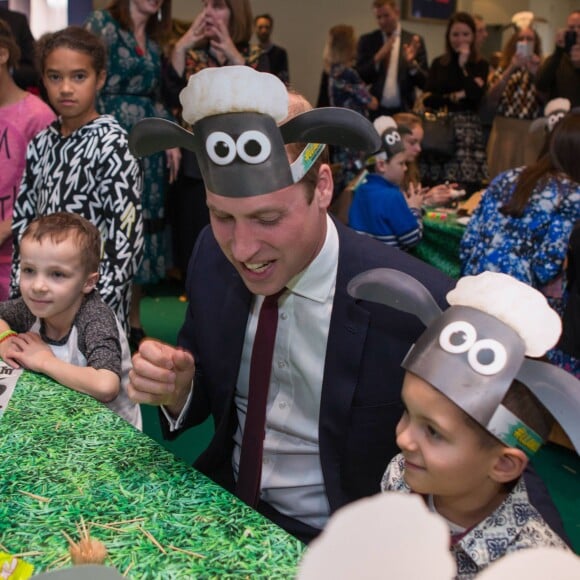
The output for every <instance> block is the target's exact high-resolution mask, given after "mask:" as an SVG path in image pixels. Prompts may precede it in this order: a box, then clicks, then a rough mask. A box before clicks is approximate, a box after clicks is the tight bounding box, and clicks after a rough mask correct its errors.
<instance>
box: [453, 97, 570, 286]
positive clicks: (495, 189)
mask: <svg viewBox="0 0 580 580" xmlns="http://www.w3.org/2000/svg"><path fill="white" fill-rule="evenodd" d="M579 148H580V111H578V110H577V109H576V110H574V111H572V112H570V113H568V114H567V115H566V116H565V117H564V118H563V119H562V120H561V121H560V122H559V123H558V124H557V126H556V127H555V129H554V131H553V133H552V134H551V136H550V144H549V151H548V153H546V154H545V155H544V156H542V157H541V158H540V159H539V160H538V161H537V162H536V163H534V164H533V165H530V166H528V167H525V168H523V167H521V168H518V169H510V170H509V171H506V172H504V173H502V174H500V175H498V176H497V177H496V178H495V179H494V180H493V181H492V183H491V184H490V186H489V188H488V189H487V190H486V191H485V193H484V194H483V196H482V198H481V202H480V203H479V206H478V207H477V209H476V210H475V212H474V215H473V217H472V218H471V220H470V222H469V225H468V226H467V229H466V231H465V234H464V236H463V239H462V240H461V245H460V259H461V274H462V275H468V274H472V275H473V274H478V273H480V272H483V271H484V270H491V271H495V272H503V273H505V274H510V275H511V276H513V277H515V278H517V279H518V280H521V281H522V282H525V283H527V284H530V285H531V286H533V287H534V288H539V289H541V288H542V287H544V286H546V284H548V283H550V282H552V281H553V280H554V279H555V278H557V277H558V276H559V275H560V274H561V272H562V267H563V263H564V259H565V257H566V249H567V245H568V239H569V237H570V233H571V231H572V227H573V225H574V222H575V221H576V220H577V219H579V218H580V164H579V163H578V153H577V152H578V150H579Z"/></svg>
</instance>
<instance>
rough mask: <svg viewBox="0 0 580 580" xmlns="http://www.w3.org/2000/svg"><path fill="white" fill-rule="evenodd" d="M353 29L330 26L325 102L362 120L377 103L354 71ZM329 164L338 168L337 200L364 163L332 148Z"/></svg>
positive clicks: (352, 154)
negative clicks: (360, 116)
mask: <svg viewBox="0 0 580 580" xmlns="http://www.w3.org/2000/svg"><path fill="white" fill-rule="evenodd" d="M356 44H357V43H356V36H355V34H354V28H353V27H352V26H349V25H347V24H339V25H337V26H333V27H332V28H331V29H330V30H329V32H328V39H327V41H326V46H325V47H324V56H323V59H324V71H325V72H326V73H327V75H328V102H329V103H330V106H331V107H345V108H347V109H352V110H353V111H356V112H357V113H360V114H361V115H364V116H365V117H367V116H368V110H371V111H374V110H376V109H377V107H378V105H379V103H378V101H377V99H376V98H375V97H373V96H372V95H371V93H370V91H369V89H368V88H367V86H366V85H365V83H364V82H363V80H362V79H361V78H360V76H359V74H358V72H357V71H356V69H355V68H354V60H355V57H356ZM331 160H332V163H333V164H336V166H337V168H338V169H337V172H336V174H335V175H334V181H335V184H334V196H335V197H337V196H338V195H340V193H341V192H342V191H343V190H344V189H345V187H346V186H347V185H348V183H349V182H350V181H352V180H353V179H354V178H355V177H356V176H357V174H358V173H359V171H360V167H361V165H359V164H357V162H360V163H361V164H362V162H363V161H364V159H363V158H362V157H361V155H360V153H358V152H355V151H351V150H349V149H347V148H344V147H333V148H332V152H331Z"/></svg>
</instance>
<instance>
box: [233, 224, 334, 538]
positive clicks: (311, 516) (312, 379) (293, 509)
mask: <svg viewBox="0 0 580 580" xmlns="http://www.w3.org/2000/svg"><path fill="white" fill-rule="evenodd" d="M337 266H338V233H337V231H336V227H335V225H334V223H333V222H332V220H331V219H330V218H329V217H327V233H326V239H325V242H324V245H323V247H322V249H321V251H320V253H319V254H318V255H317V256H316V258H315V259H314V260H313V261H312V263H311V264H310V265H309V266H308V267H307V268H306V270H304V271H303V272H301V273H300V274H299V275H297V276H296V277H295V278H293V279H292V280H291V281H290V282H289V283H288V284H287V288H288V290H287V292H286V293H285V294H283V295H282V297H281V298H280V300H279V303H278V327H277V331H276V342H275V345H274V355H273V358H272V376H271V378H270V390H269V392H268V402H267V407H266V436H265V439H264V456H263V464H262V483H261V493H260V497H261V499H263V500H264V501H266V502H268V503H269V504H270V505H272V506H273V507H274V508H275V509H277V510H278V511H279V512H281V513H283V514H285V515H288V516H290V517H293V518H296V519H298V520H300V521H302V522H304V523H306V524H308V525H311V526H313V527H315V528H322V527H324V525H325V523H326V521H327V519H328V516H329V512H330V508H329V505H328V499H327V497H326V492H325V487H324V480H323V477H322V468H321V465H320V453H319V448H318V418H319V413H320V396H321V392H322V379H323V374H324V361H325V357H326V344H327V341H328V329H329V327H330V315H331V313H332V304H333V300H334V290H335V285H336V272H337ZM263 301H264V297H263V296H256V297H255V299H254V301H253V304H252V308H251V311H250V316H249V319H248V324H247V327H246V335H245V339H244V348H243V352H242V360H241V364H240V372H239V375H238V382H237V387H236V395H235V405H236V410H237V414H238V421H239V426H238V429H237V431H236V433H235V435H234V441H235V447H234V453H233V469H234V475H235V477H236V478H237V473H238V466H239V461H240V448H241V443H242V436H243V428H244V424H245V421H246V411H247V407H248V381H249V374H250V359H251V355H252V345H253V342H254V336H255V334H256V327H257V324H258V316H259V313H260V308H261V306H262V302H263Z"/></svg>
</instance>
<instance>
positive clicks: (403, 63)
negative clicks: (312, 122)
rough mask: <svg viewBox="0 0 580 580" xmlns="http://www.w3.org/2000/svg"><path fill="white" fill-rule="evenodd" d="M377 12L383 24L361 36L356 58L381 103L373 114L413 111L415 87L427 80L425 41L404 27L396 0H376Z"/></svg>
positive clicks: (364, 76) (376, 15)
mask: <svg viewBox="0 0 580 580" xmlns="http://www.w3.org/2000/svg"><path fill="white" fill-rule="evenodd" d="M373 12H374V15H375V18H376V19H377V23H378V25H379V28H378V29H377V30H375V31H373V32H370V33H368V34H363V35H362V36H361V37H360V39H359V42H358V47H357V58H356V69H357V70H358V72H359V74H360V76H361V78H362V79H363V80H364V81H365V82H366V83H368V84H369V85H370V86H371V93H372V94H373V95H374V96H375V97H376V98H377V100H378V101H379V103H380V107H379V108H378V109H377V110H376V111H373V112H372V113H371V115H372V116H373V117H380V116H381V115H393V114H395V113H398V112H400V111H409V110H411V109H412V108H413V104H414V102H415V89H416V88H419V89H422V88H423V87H424V86H425V82H426V80H427V73H428V63H427V52H426V50H425V42H424V41H423V39H422V38H421V37H420V36H418V35H417V34H413V33H412V32H409V31H407V30H402V29H401V24H400V22H399V8H398V6H397V2H396V0H374V1H373Z"/></svg>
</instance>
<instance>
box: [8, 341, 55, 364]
mask: <svg viewBox="0 0 580 580" xmlns="http://www.w3.org/2000/svg"><path fill="white" fill-rule="evenodd" d="M10 342H11V343H12V344H11V346H12V347H13V348H14V353H13V354H12V358H14V359H15V360H16V361H17V362H18V363H20V365H21V366H23V367H25V368H27V369H30V370H31V371H35V372H37V373H42V372H45V370H44V369H45V363H46V361H48V360H50V359H54V358H55V357H54V354H53V352H52V350H51V349H50V346H48V344H46V343H45V342H44V341H43V340H42V338H40V335H38V334H37V333H36V332H24V333H22V334H18V335H16V336H14V337H13V338H11V339H10Z"/></svg>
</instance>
